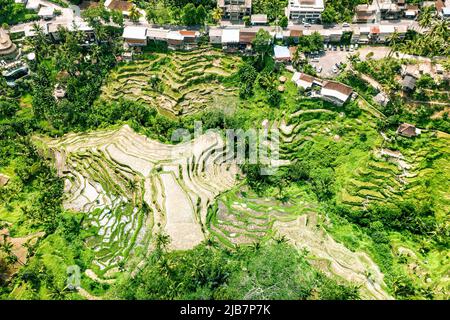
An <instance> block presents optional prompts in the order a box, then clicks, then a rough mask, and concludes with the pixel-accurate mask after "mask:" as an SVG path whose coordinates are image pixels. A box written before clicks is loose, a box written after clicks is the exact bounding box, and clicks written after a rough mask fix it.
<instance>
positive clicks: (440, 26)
mask: <svg viewBox="0 0 450 320" xmlns="http://www.w3.org/2000/svg"><path fill="white" fill-rule="evenodd" d="M449 24H450V22H449V21H447V20H445V19H439V20H434V21H433V23H432V27H431V31H430V35H433V36H438V37H440V38H442V39H444V40H448V37H449Z"/></svg>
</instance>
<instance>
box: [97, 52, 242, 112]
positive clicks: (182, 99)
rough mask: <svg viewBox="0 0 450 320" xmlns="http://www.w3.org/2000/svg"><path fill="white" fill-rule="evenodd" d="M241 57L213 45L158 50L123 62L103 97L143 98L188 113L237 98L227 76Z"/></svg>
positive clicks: (159, 107) (165, 109) (164, 109)
mask: <svg viewBox="0 0 450 320" xmlns="http://www.w3.org/2000/svg"><path fill="white" fill-rule="evenodd" d="M239 64H240V59H239V58H238V57H235V56H231V55H225V54H224V53H222V52H220V51H218V50H214V49H212V48H209V47H207V48H202V49H198V50H195V51H190V52H179V51H175V52H171V53H169V54H164V55H163V54H154V55H153V59H143V60H137V61H135V62H132V63H130V64H125V65H121V66H120V67H118V68H117V69H116V70H115V71H114V72H113V73H112V74H111V75H110V77H109V79H108V81H107V83H106V85H105V86H104V87H103V88H102V95H101V98H103V99H106V100H112V101H114V100H117V99H119V98H125V99H130V100H134V101H140V102H143V103H145V104H147V105H150V106H152V107H155V108H156V109H157V110H159V111H160V112H161V113H163V114H165V115H169V116H170V115H171V116H179V115H188V114H193V113H196V112H198V111H201V110H204V109H205V108H208V107H226V106H229V105H230V104H231V103H232V101H234V100H236V101H237V96H236V92H237V90H236V88H234V87H233V86H230V85H228V84H227V79H228V78H230V77H231V76H232V75H233V74H234V73H235V72H237V70H238V67H239Z"/></svg>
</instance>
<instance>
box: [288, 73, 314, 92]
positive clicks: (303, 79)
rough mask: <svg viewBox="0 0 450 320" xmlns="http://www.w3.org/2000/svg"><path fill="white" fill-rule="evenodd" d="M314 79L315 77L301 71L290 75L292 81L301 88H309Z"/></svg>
mask: <svg viewBox="0 0 450 320" xmlns="http://www.w3.org/2000/svg"><path fill="white" fill-rule="evenodd" d="M316 81H317V79H316V78H314V77H313V76H310V75H308V74H304V73H301V72H295V73H294V76H293V77H292V82H294V83H295V84H296V85H297V87H299V88H303V90H308V89H311V87H312V86H313V84H314V83H315V82H316Z"/></svg>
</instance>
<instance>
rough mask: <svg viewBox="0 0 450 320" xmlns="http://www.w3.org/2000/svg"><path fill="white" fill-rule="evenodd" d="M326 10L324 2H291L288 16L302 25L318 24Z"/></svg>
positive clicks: (287, 10) (304, 0)
mask: <svg viewBox="0 0 450 320" xmlns="http://www.w3.org/2000/svg"><path fill="white" fill-rule="evenodd" d="M324 10H325V5H324V0H289V3H288V6H287V8H286V16H287V17H288V18H289V19H290V20H294V21H297V22H300V23H303V22H308V23H316V22H317V21H318V20H320V18H321V14H322V12H323V11H324Z"/></svg>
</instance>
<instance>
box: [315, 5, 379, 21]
mask: <svg viewBox="0 0 450 320" xmlns="http://www.w3.org/2000/svg"><path fill="white" fill-rule="evenodd" d="M370 2H371V1H370V0H326V1H325V11H324V12H323V13H322V22H323V23H324V24H332V23H340V22H352V19H353V15H354V14H355V7H356V6H357V5H359V4H366V3H370Z"/></svg>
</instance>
